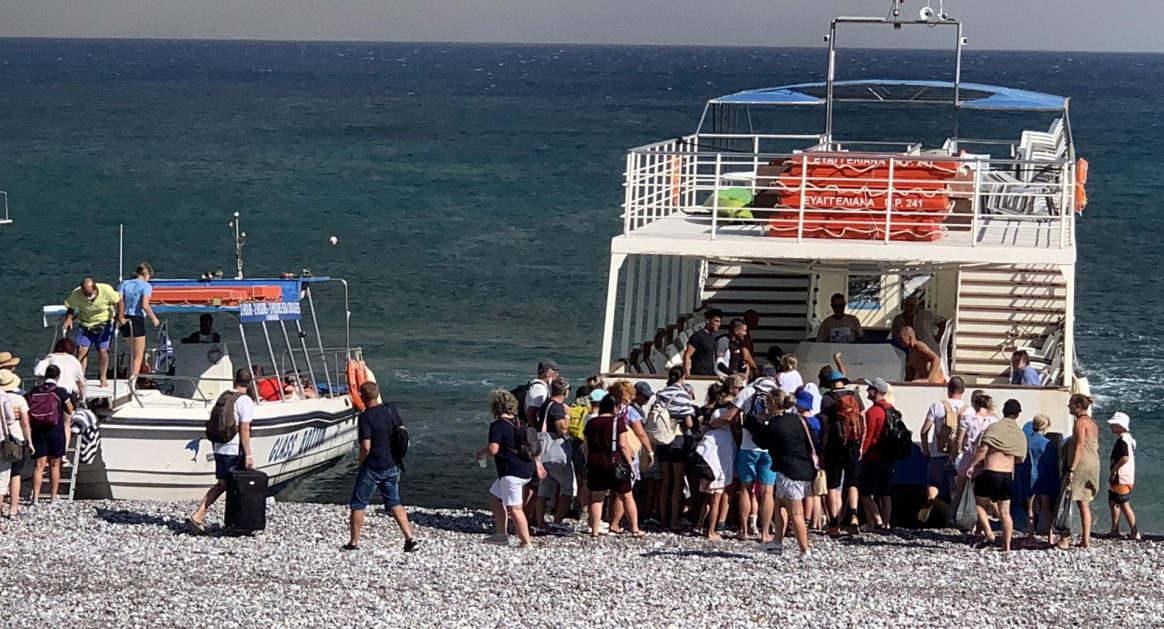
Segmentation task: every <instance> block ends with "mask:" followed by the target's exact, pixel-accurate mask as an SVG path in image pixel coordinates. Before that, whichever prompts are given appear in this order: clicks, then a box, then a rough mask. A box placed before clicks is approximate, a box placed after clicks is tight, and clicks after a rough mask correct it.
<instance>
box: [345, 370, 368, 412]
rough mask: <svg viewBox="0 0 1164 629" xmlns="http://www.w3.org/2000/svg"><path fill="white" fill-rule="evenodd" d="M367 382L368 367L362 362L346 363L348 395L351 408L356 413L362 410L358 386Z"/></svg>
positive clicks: (362, 402) (362, 405) (362, 403)
mask: <svg viewBox="0 0 1164 629" xmlns="http://www.w3.org/2000/svg"><path fill="white" fill-rule="evenodd" d="M367 381H368V367H367V365H365V364H364V361H362V360H349V361H348V395H349V396H350V397H351V398H352V406H353V407H355V409H356V410H357V411H362V410H364V401H363V400H362V399H360V385H361V384H364V383H365V382H367Z"/></svg>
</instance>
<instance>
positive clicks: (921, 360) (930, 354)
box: [901, 325, 946, 383]
mask: <svg viewBox="0 0 1164 629" xmlns="http://www.w3.org/2000/svg"><path fill="white" fill-rule="evenodd" d="M901 344H902V345H904V346H905V347H906V349H907V350H909V354H908V355H907V356H906V358H905V379H906V381H908V382H938V383H941V382H945V380H946V379H945V377H944V376H943V375H942V359H941V358H940V357H938V355H937V354H936V353H934V350H932V349H930V347H929V345H926V344H925V343H922V342H921V341H919V340H917V333H915V332H914V331H913V328H911V327H910V326H908V325H907V326H905V327H903V328H901Z"/></svg>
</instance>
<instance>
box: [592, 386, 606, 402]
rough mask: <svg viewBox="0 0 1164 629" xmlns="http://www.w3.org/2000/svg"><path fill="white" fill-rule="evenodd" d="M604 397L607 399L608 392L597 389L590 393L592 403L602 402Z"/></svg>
mask: <svg viewBox="0 0 1164 629" xmlns="http://www.w3.org/2000/svg"><path fill="white" fill-rule="evenodd" d="M604 397H606V391H603V390H602V389H595V390H593V391H591V392H590V401H591V402H601V401H602V398H604Z"/></svg>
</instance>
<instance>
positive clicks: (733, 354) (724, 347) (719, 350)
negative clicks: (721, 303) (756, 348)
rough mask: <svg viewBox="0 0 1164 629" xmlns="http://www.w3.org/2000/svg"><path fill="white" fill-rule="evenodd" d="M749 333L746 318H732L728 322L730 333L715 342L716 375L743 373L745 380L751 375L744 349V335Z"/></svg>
mask: <svg viewBox="0 0 1164 629" xmlns="http://www.w3.org/2000/svg"><path fill="white" fill-rule="evenodd" d="M747 334H748V326H747V324H745V323H744V320H743V319H732V322H731V323H730V324H728V333H727V334H725V335H723V336H721V337H719V340H718V341H716V344H715V370H716V372H717V373H716V375H719V376H730V375H732V374H737V373H738V374H743V375H744V377H745V381H746V380H747V377H748V376H749V375H750V373H749V370H748V362H747V360H746V353H745V352H746V350H745V349H744V337H745V336H747Z"/></svg>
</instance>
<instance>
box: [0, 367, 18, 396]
mask: <svg viewBox="0 0 1164 629" xmlns="http://www.w3.org/2000/svg"><path fill="white" fill-rule="evenodd" d="M19 388H20V376H18V375H16V374H14V373H12V372H11V371H8V370H7V369H0V391H5V392H8V393H12V392H13V391H16V390H17V389H19Z"/></svg>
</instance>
